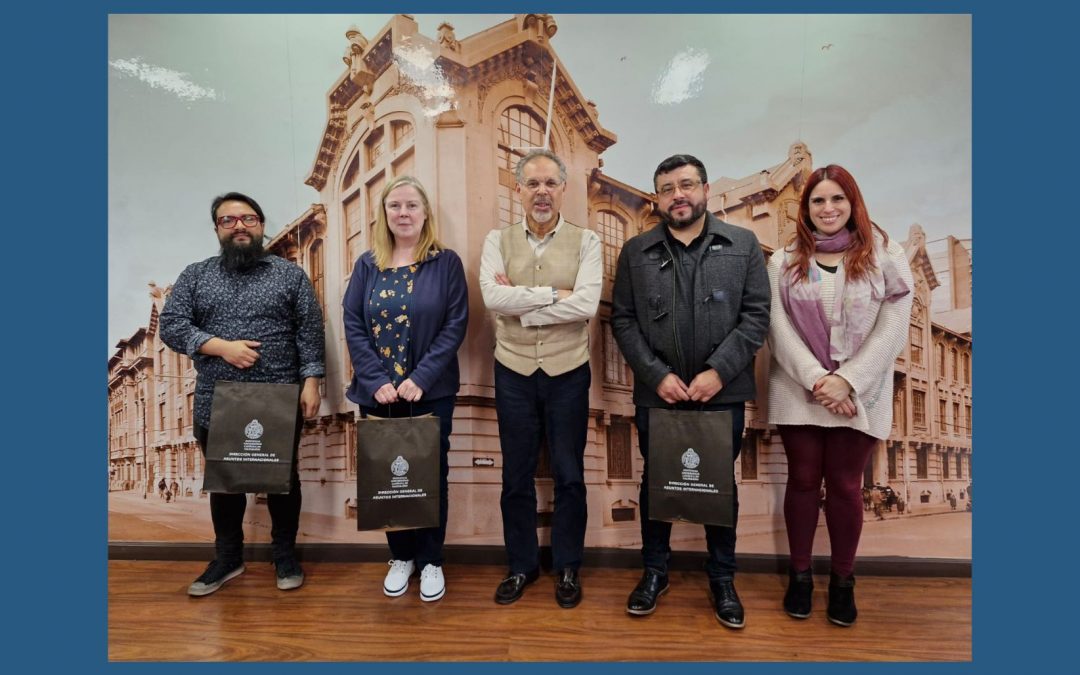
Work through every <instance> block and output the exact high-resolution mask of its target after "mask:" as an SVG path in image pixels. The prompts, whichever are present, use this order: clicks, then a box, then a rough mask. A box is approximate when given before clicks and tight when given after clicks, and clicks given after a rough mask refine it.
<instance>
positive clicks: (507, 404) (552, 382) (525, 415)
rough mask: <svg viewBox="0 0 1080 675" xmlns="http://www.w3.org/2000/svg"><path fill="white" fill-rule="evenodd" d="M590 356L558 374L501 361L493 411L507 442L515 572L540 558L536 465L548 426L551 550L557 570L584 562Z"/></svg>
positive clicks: (505, 514) (505, 510)
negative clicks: (517, 368)
mask: <svg viewBox="0 0 1080 675" xmlns="http://www.w3.org/2000/svg"><path fill="white" fill-rule="evenodd" d="M591 381H592V374H591V371H590V370H589V364H588V363H584V364H582V365H581V366H578V367H577V368H575V369H573V370H571V371H570V372H568V373H564V374H562V375H556V376H554V377H552V376H549V375H546V374H545V373H544V372H543V371H541V370H537V371H536V372H534V373H533V374H532V375H520V374H518V373H515V372H514V371H512V370H510V369H509V368H507V367H506V366H504V365H502V364H501V363H499V362H498V361H496V362H495V411H496V414H497V415H498V420H499V442H500V444H501V447H502V460H503V467H502V496H501V498H500V502H499V503H500V506H501V507H502V518H503V539H504V541H505V542H506V556H507V559H508V561H509V565H510V572H511V573H520V572H531V571H532V570H534V569H537V567H539V565H540V555H539V551H540V546H539V542H538V540H537V536H536V526H537V515H536V481H535V476H536V465H537V462H538V460H539V457H540V435H541V433H542V432H543V433H545V434H546V438H547V443H548V457H549V459H550V460H551V477H552V479H553V480H554V483H555V512H554V514H553V515H552V518H551V554H552V562H553V563H554V567H555V569H556V570H561V569H563V568H564V567H570V568H573V569H575V570H576V569H578V568H579V567H581V559H582V556H583V554H584V549H585V525H586V522H587V520H588V506H587V504H586V501H585V465H584V456H585V443H586V441H587V439H588V431H589V383H590V382H591Z"/></svg>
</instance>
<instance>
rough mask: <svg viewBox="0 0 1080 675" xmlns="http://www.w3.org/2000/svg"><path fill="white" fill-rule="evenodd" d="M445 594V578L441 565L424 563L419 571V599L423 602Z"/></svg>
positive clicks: (432, 600) (431, 600) (436, 598)
mask: <svg viewBox="0 0 1080 675" xmlns="http://www.w3.org/2000/svg"><path fill="white" fill-rule="evenodd" d="M445 594H446V579H444V578H443V573H442V567H439V566H438V565H424V569H423V570H422V571H421V572H420V599H421V600H423V601H424V602H434V601H435V600H438V599H439V598H441V597H442V596H443V595H445Z"/></svg>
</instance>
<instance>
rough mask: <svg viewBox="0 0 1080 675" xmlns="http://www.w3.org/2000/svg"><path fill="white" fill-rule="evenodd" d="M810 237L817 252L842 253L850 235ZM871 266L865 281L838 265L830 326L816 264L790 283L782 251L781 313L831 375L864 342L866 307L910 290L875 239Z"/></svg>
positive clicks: (869, 325)
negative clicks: (804, 277) (802, 278)
mask: <svg viewBox="0 0 1080 675" xmlns="http://www.w3.org/2000/svg"><path fill="white" fill-rule="evenodd" d="M814 239H815V240H816V242H817V245H816V247H815V248H816V250H817V251H821V252H823V253H836V252H839V251H846V250H847V249H848V247H850V246H851V231H850V230H848V229H847V228H844V229H842V230H840V231H839V232H837V233H836V234H833V235H830V236H826V235H823V234H821V233H820V232H814ZM874 263H875V264H874V265H873V266H872V267H871V268H870V270H869V272H868V274H867V276H866V277H865V278H863V279H848V278H847V275H846V274H845V270H844V262H843V260H841V261H840V264H839V265H838V266H837V269H836V278H835V284H836V294H835V297H836V300H835V304H834V305H833V312H832V321H831V322H830V321H829V320H828V319H826V318H825V317H826V313H825V306H824V305H823V304H822V301H821V269H819V268H818V266H817V262H816V261H815V260H814V258H813V256H811V258H810V267H809V269H808V270H807V278H806V279H804V280H803V281H801V282H800V283H795V282H794V280H793V277H794V273H795V271H794V269H793V267H792V265H791V252H790V251H788V250H785V252H784V264H783V266H782V267H781V270H780V299H781V301H782V302H783V304H784V311H786V312H787V315H788V318H789V319H791V323H792V325H793V326H794V327H795V331H796V332H797V333H798V334H799V336H800V337H801V338H802V339H803V342H805V343H806V346H807V347H809V348H810V351H811V352H812V353H813V354H814V357H815V358H816V359H817V360H818V363H820V364H821V366H822V367H823V368H825V369H826V370H828V371H829V372H830V373H831V372H833V371H835V370H836V369H837V368H838V367H839V366H840V364H841V363H843V362H844V361H847V360H848V359H850V358H851V357H852V356H854V355H855V354H856V353H857V352H858V351H859V347H861V346H862V343H863V341H865V340H866V335H867V332H868V331H869V330H870V329H871V328H873V322H871V321H869V320H868V319H869V314H870V312H871V305H872V304H874V303H880V302H895V301H896V300H898V299H900V298H902V297H904V296H905V295H907V294H908V293H910V292H911V289H909V288H908V285H907V283H905V282H904V280H903V279H901V278H900V272H899V271H898V270H897V269H896V264H895V263H893V261H892V258H890V257H889V255H888V253H887V252H886V251H885V247H884V246H882V242H881V240H880V239H878V238H877V237H875V239H874Z"/></svg>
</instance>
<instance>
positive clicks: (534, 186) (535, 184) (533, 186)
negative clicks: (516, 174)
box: [521, 178, 563, 192]
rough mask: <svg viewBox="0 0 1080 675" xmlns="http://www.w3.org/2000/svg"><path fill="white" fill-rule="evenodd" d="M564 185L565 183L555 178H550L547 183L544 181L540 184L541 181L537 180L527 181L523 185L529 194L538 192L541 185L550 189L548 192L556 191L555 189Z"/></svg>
mask: <svg viewBox="0 0 1080 675" xmlns="http://www.w3.org/2000/svg"><path fill="white" fill-rule="evenodd" d="M562 184H563V182H562V181H561V180H555V179H554V178H549V179H547V180H546V181H543V182H540V181H538V180H535V179H533V180H527V181H525V182H524V183H522V184H521V185H522V186H524V188H525V189H526V190H528V191H529V192H536V191H537V190H539V189H540V186H541V185H543V186H544V187H546V188H547V189H548V191H551V190H554V189H555V188H557V187H559V186H560V185H562Z"/></svg>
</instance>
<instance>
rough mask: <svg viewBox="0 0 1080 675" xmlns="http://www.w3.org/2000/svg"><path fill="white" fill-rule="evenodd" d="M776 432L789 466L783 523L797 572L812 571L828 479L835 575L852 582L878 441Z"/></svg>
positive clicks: (837, 430) (816, 431)
mask: <svg viewBox="0 0 1080 675" xmlns="http://www.w3.org/2000/svg"><path fill="white" fill-rule="evenodd" d="M777 429H779V431H780V438H782V439H783V441H784V452H785V453H786V454H787V461H788V481H787V491H786V492H785V493H784V522H785V523H786V524H787V535H788V547H789V548H790V550H791V566H792V569H794V570H795V571H798V572H801V571H803V570H807V569H809V568H810V562H811V555H812V553H813V549H814V532H815V531H816V530H817V522H818V505H819V503H820V500H821V479H822V478H824V479H825V524H826V526H827V527H828V528H829V541H830V543H831V544H832V571H833V572H836V573H837V574H839V575H841V576H845V577H846V576H849V575H850V574H851V573H852V570H853V569H854V567H855V551H856V549H858V547H859V535H860V534H862V523H863V501H862V480H863V469H864V468H865V467H866V460H867V459H869V457H870V453H871V452H872V451H873V449H874V447H875V446H876V445H877V442H878V441H877V439H876V438H874V437H873V436H869V435H867V434H864V433H863V432H861V431H858V430H856V429H851V428H849V427H818V426H809V425H797V426H796V425H780V426H778V427H777Z"/></svg>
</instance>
